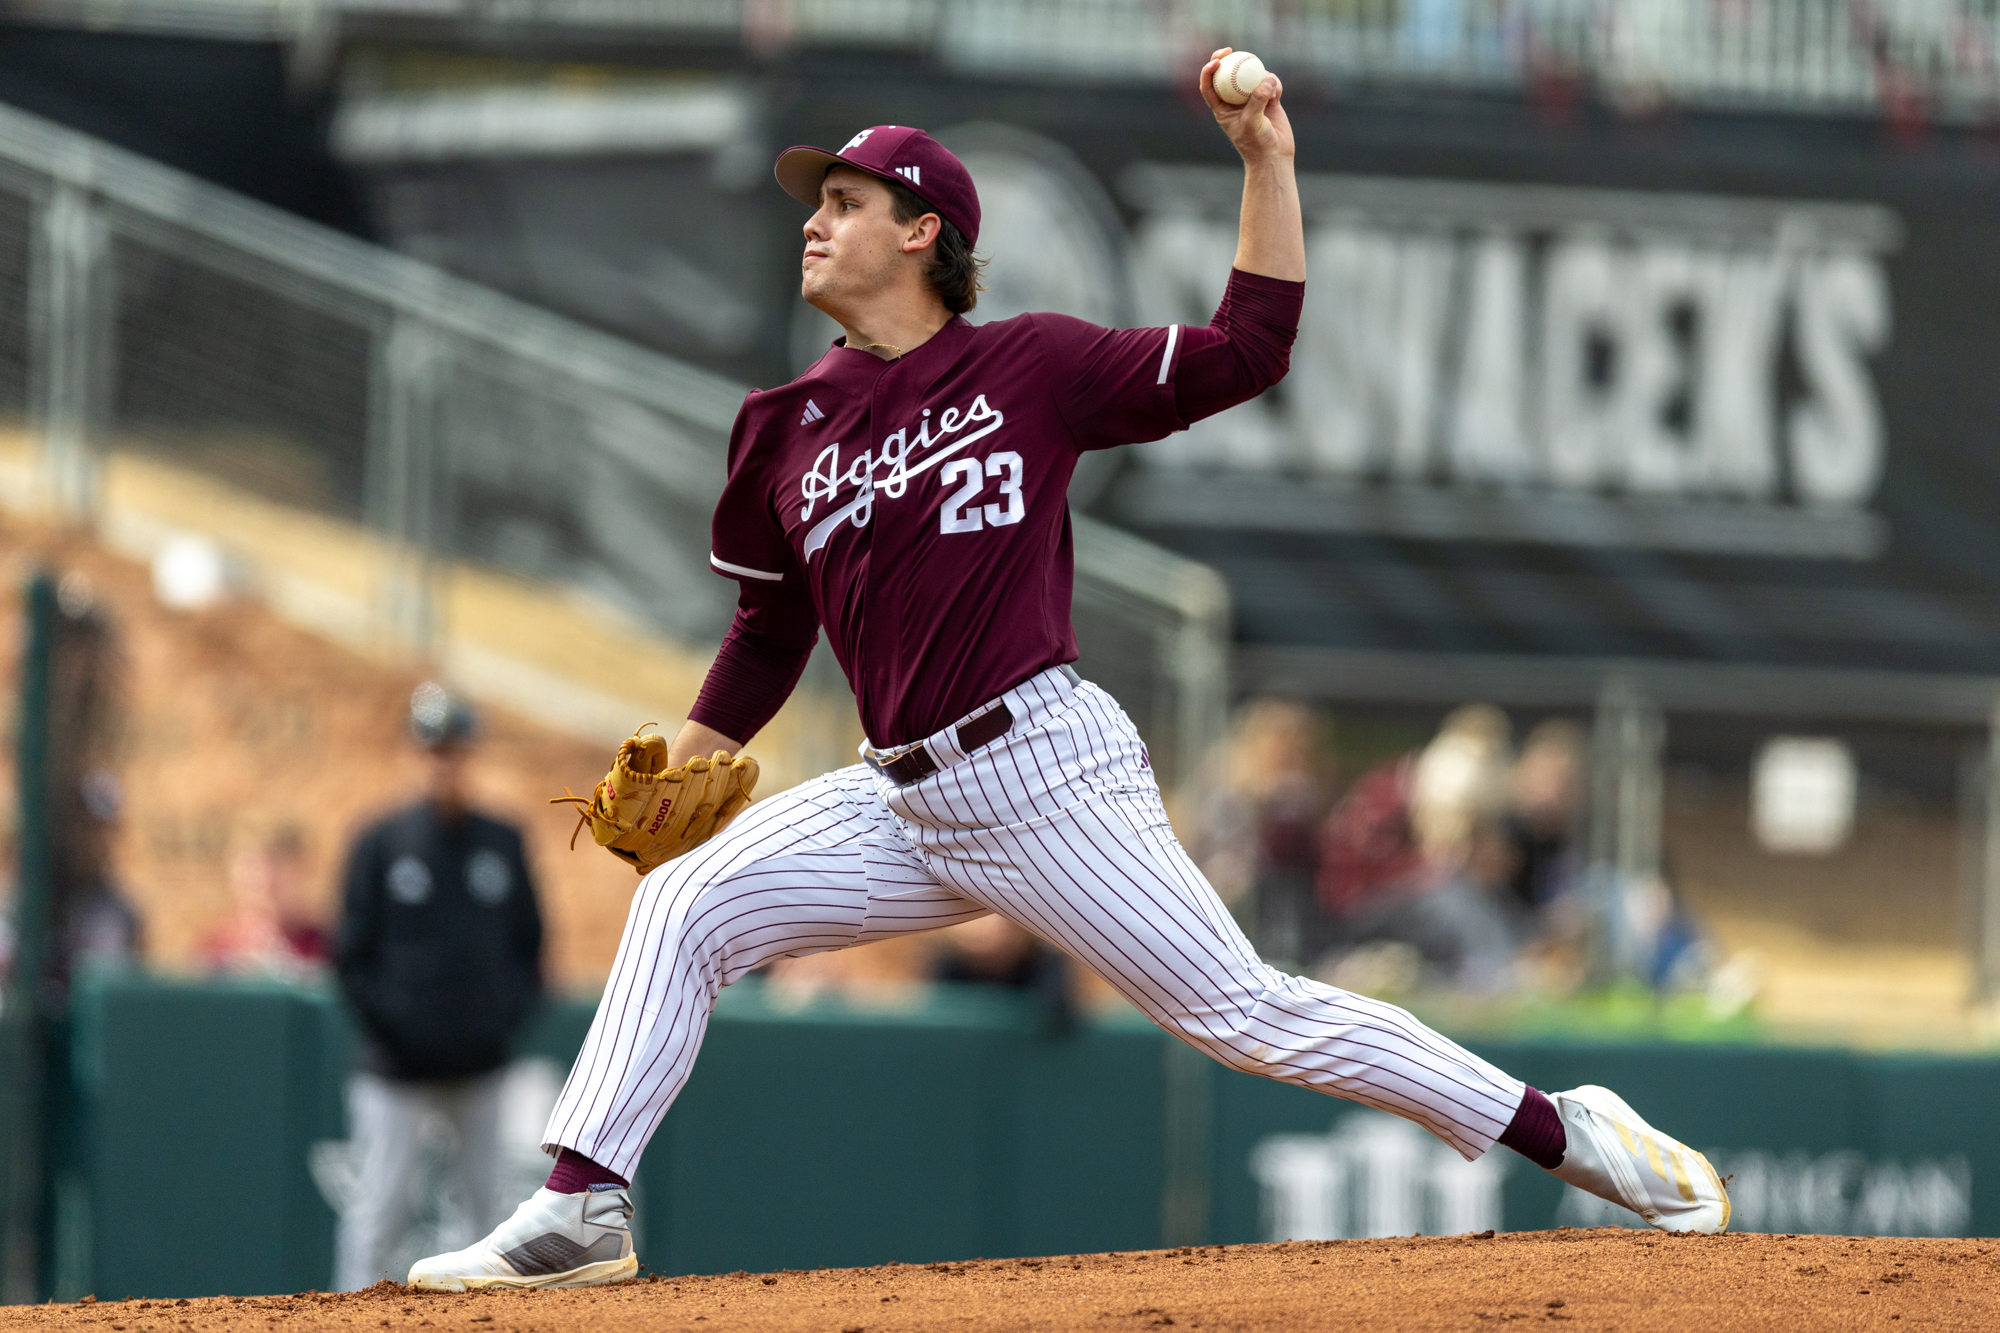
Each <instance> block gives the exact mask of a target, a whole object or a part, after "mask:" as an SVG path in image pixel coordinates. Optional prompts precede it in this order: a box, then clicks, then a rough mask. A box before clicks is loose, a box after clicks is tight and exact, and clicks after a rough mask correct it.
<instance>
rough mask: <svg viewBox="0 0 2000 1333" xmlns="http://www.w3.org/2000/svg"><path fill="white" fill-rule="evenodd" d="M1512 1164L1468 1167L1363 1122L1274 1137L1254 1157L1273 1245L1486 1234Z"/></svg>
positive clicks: (1402, 1132) (1401, 1133)
mask: <svg viewBox="0 0 2000 1333" xmlns="http://www.w3.org/2000/svg"><path fill="white" fill-rule="evenodd" d="M1509 1165H1510V1163H1509V1161H1508V1160H1507V1158H1506V1157H1505V1155H1503V1154H1499V1153H1487V1154H1486V1155H1485V1156H1483V1157H1481V1158H1480V1159H1479V1160H1478V1161H1476V1162H1468V1161H1466V1160H1465V1159H1464V1158H1462V1157H1460V1156H1459V1155H1458V1154H1457V1153H1455V1152H1453V1151H1452V1150H1451V1149H1450V1148H1448V1147H1446V1146H1445V1145H1444V1144H1443V1143H1440V1142H1439V1141H1438V1140H1436V1139H1434V1138H1432V1137H1431V1136H1430V1135H1428V1134H1426V1133H1424V1131H1423V1130H1421V1129H1418V1128H1417V1127H1416V1126H1415V1125H1413V1124H1411V1123H1410V1122H1409V1121H1407V1120H1397V1119H1395V1118H1393V1117H1391V1116H1385V1115H1379V1114H1372V1113H1355V1114H1349V1115H1346V1116H1342V1117H1341V1118H1340V1119H1339V1120H1337V1121H1335V1122H1334V1127H1333V1129H1332V1130H1331V1131H1330V1132H1328V1133H1326V1134H1274V1135H1272V1136H1271V1137H1269V1138H1266V1139H1264V1140H1263V1141H1262V1142H1260V1143H1259V1144H1258V1145H1257V1146H1256V1148H1255V1149H1253V1150H1252V1151H1251V1154H1250V1174H1251V1175H1252V1176H1254V1177H1255V1178H1256V1180H1257V1184H1258V1186H1259V1187H1260V1188H1261V1190H1262V1191H1263V1213H1264V1221H1263V1230H1264V1237H1265V1239H1267V1240H1343V1239H1348V1238H1353V1237H1362V1236H1407V1235H1409V1234H1411V1233H1412V1232H1416V1231H1421V1232H1423V1233H1424V1234H1425V1235H1427V1236H1441V1235H1442V1236H1449V1235H1458V1234H1461V1233H1463V1232H1467V1231H1485V1230H1487V1229H1488V1228H1498V1227H1499V1225H1500V1186H1501V1184H1502V1183H1503V1182H1504V1181H1505V1180H1506V1177H1507V1170H1508V1167H1509Z"/></svg>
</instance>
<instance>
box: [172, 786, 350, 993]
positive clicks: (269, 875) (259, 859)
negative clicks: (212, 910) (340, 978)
mask: <svg viewBox="0 0 2000 1333" xmlns="http://www.w3.org/2000/svg"><path fill="white" fill-rule="evenodd" d="M305 852H306V844H305V836H304V835H303V834H302V833H300V831H299V829H298V827H297V825H294V824H280V825H278V826H277V827H275V828H272V829H270V830H268V831H265V832H262V833H257V834H253V835H250V836H247V837H239V839H238V843H237V846H236V848H235V850H234V851H233V852H232V854H231V855H230V858H229V865H228V874H229V890H230V897H231V899H232V903H233V910H232V912H231V914H230V916H229V919H228V920H226V921H224V922H223V923H222V924H221V925H220V926H218V927H217V928H216V929H215V930H214V931H213V932H211V933H210V935H209V937H208V938H207V939H206V940H205V941H203V943H202V958H203V960H204V961H205V962H206V963H207V965H208V968H209V970H210V971H211V972H222V973H233V974H236V975H247V976H275V977H286V978H291V979H295V980H303V979H306V978H310V977H314V976H317V975H318V974H319V973H320V972H321V971H323V970H324V968H325V966H326V961H327V955H328V952H329V947H328V945H329V941H328V939H327V934H326V931H325V929H324V928H322V927H321V926H320V924H319V923H318V922H317V921H315V920H314V919H313V917H312V914H311V913H310V911H309V910H308V909H307V907H306V904H305V865H306V856H305Z"/></svg>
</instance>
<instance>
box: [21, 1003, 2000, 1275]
mask: <svg viewBox="0 0 2000 1333" xmlns="http://www.w3.org/2000/svg"><path fill="white" fill-rule="evenodd" d="M590 1012H591V1010H590V1006H588V1005H582V1004H563V1005H555V1006H551V1007H550V1008H549V1009H548V1010H547V1011H546V1012H544V1014H543V1015H542V1016H541V1017H540V1019H539V1020H538V1021H537V1023H536V1024H535V1026H534V1028H533V1029H532V1031H530V1032H529V1033H528V1034H527V1035H526V1037H525V1038H524V1040H523V1042H522V1044H521V1054H522V1055H523V1056H524V1057H525V1058H527V1059H529V1060H537V1059H539V1060H541V1061H543V1062H544V1063H543V1065H542V1066H540V1068H541V1069H543V1070H544V1071H545V1072H544V1078H545V1080H546V1079H548V1078H553V1077H554V1076H556V1075H557V1074H559V1073H560V1072H561V1071H562V1070H564V1069H566V1067H567V1063H568V1060H569V1058H570V1057H571V1056H572V1055H573V1054H574V1052H575V1050H576V1048H577V1046H578V1044H579V1043H580V1042H581V1040H582V1037H583V1033H584V1031H585V1029H586V1027H587V1026H588V1023H589V1019H590ZM351 1041H352V1037H351V1033H350V1030H349V1028H348V1026H347V1022H346V1019H345V1016H344V1015H343V1013H342V1012H341V1010H340V1007H339V1005H338V1003H337V1002H336V1001H335V1000H334V999H332V998H331V997H330V996H328V995H326V994H324V993H321V992H317V991H309V990H299V989H290V988H280V987H275V986H262V985H249V984H203V985H192V984H176V983H168V982H159V981H149V980H143V979H137V978H128V979H115V980H107V981H102V982H99V983H97V984H94V985H92V986H90V987H88V988H87V989H86V990H85V991H84V993H83V994H82V995H81V996H80V997H79V1001H78V1008H77V1012H76V1015H75V1020H74V1022H73V1024H72V1027H71V1057H72V1059H71V1077H72V1079H73V1084H74V1097H73V1101H72V1103H71V1104H72V1105H73V1106H74V1107H75V1108H76V1109H75V1110H74V1112H73V1115H74V1120H73V1122H72V1123H70V1124H68V1125H66V1126H64V1128H65V1130H66V1131H68V1132H66V1133H64V1134H62V1135H61V1136H60V1141H61V1142H62V1143H63V1144H64V1145H66V1146H65V1148H64V1153H65V1158H64V1160H63V1161H62V1162H61V1163H59V1164H58V1168H57V1171H56V1209H55V1214H56V1216H55V1221H54V1227H55V1231H56V1235H55V1242H56V1249H57V1254H58V1259H57V1264H56V1268H57V1285H58V1289H59V1290H58V1295H61V1296H70V1297H73V1296H76V1295H81V1294H84V1293H86V1292H92V1293H95V1294H97V1295H99V1296H101V1297H118V1296H125V1295H134V1296H196V1295H212V1294H217V1293H239V1294H248V1293H258V1292H272V1291H291V1290H303V1289H307V1288H314V1287H324V1286H326V1285H327V1282H328V1280H329V1274H330V1272H331V1255H332V1243H333V1229H334V1222H335V1214H334V1211H333V1207H332V1205H331V1204H329V1202H328V1188H327V1185H326V1183H325V1181H324V1180H323V1179H317V1178H316V1176H315V1169H314V1165H313V1163H314V1160H315V1158H314V1155H315V1153H316V1152H319V1153H322V1154H323V1153H324V1152H325V1151H326V1149H327V1146H328V1145H336V1146H337V1145H339V1143H340V1141H341V1140H342V1139H343V1138H344V1135H345V1127H344V1125H343V1112H342V1085H343V1081H344V1078H345V1076H346V1072H347V1069H348V1061H349V1055H350V1050H351ZM1479 1049H1480V1051H1481V1053H1482V1054H1484V1055H1486V1056H1488V1057H1489V1058H1491V1059H1493V1060H1495V1061H1497V1062H1499V1063H1500V1064H1501V1065H1503V1066H1504V1067H1506V1068H1508V1069H1510V1070H1512V1071H1514V1072H1516V1073H1518V1074H1519V1075H1520V1076H1521V1077H1523V1078H1525V1079H1527V1080H1528V1081H1530V1082H1531V1083H1534V1084H1536V1085H1537V1086H1540V1087H1544V1088H1561V1087H1568V1086H1571V1085H1574V1084H1576V1083H1580V1082H1587V1081H1594V1082H1602V1083H1605V1084H1607V1085H1609V1086H1612V1087H1615V1088H1617V1089H1618V1090H1619V1091H1620V1092H1621V1093H1623V1094H1624V1095H1625V1096H1626V1097H1627V1098H1628V1100H1630V1101H1632V1102H1633V1103H1634V1104H1635V1105H1637V1106H1639V1107H1640V1108H1642V1109H1643V1110H1644V1111H1645V1112H1646V1113H1647V1114H1648V1115H1649V1116H1650V1117H1652V1118H1653V1119H1654V1120H1655V1121H1656V1122H1657V1123H1659V1124H1661V1125H1662V1126H1666V1127H1671V1129H1672V1130H1673V1131H1674V1132H1676V1133H1678V1134H1680V1135H1681V1136H1683V1137H1685V1138H1686V1139H1687V1140H1688V1141H1689V1142H1691V1143H1693V1144H1695V1145H1697V1146H1699V1147H1701V1148H1703V1149H1704V1150H1707V1151H1709V1152H1710V1153H1711V1155H1712V1156H1714V1157H1715V1158H1716V1161H1717V1165H1718V1166H1719V1167H1720V1168H1721V1169H1722V1170H1724V1171H1725V1172H1727V1173H1729V1174H1731V1175H1732V1176H1734V1177H1735V1179H1734V1182H1733V1188H1734V1191H1735V1193H1736V1196H1737V1199H1738V1208H1739V1218H1738V1221H1739V1226H1741V1227H1742V1228H1744V1229H1752V1230H1779V1231H1832V1232H1841V1233H1857V1234H1858V1233H1880V1234H1980V1235H1989V1234H1996V1233H2000V1149H1996V1148H1995V1147H1994V1146H1993V1145H1992V1142H1991V1139H1992V1136H1991V1135H1990V1134H1985V1133H1982V1132H1981V1131H1982V1130H1983V1129H1985V1128H1986V1127H1987V1126H1988V1125H1989V1124H1990V1122H1991V1108H1992V1107H1993V1106H1994V1105H1995V1100H1996V1094H2000V1059H1987V1058H1945V1057H1930V1056H1923V1057H1919V1056H1882V1055H1867V1054H1858V1053H1854V1052H1849V1051H1841V1050H1817V1049H1789V1048H1771V1047H1764V1046H1755V1045H1748V1044H1745V1045H1727V1046H1722V1045H1692V1044H1678V1043H1659V1044H1645V1045H1641V1044H1630V1043H1623V1044H1618V1043H1582V1042H1555V1041H1535V1042H1518V1043H1497V1042H1485V1043H1481V1044H1480V1045H1479ZM323 1165H324V1163H323V1160H322V1167H323ZM529 1169H530V1171H532V1169H533V1164H532V1162H530V1163H529ZM321 1174H322V1175H323V1174H324V1171H323V1170H322V1172H321ZM637 1184H638V1189H639V1193H640V1223H641V1230H640V1236H639V1242H640V1257H641V1259H642V1260H643V1261H644V1262H645V1263H646V1264H647V1265H648V1266H649V1267H651V1268H652V1269H654V1270H656V1271H661V1272H716V1271H729V1270H734V1269H750V1270H757V1269H766V1268H786V1267H790V1268H804V1267H815V1266H818V1265H829V1266H832V1265H845V1264H860V1263H870V1262H880V1261H884V1260H890V1259H895V1260H902V1261H906V1262H922V1261H927V1260H935V1259H946V1258H962V1257H970V1256H981V1255H983V1256H991V1257H998V1256H1005V1255H1016V1254H1047V1253H1063V1252H1070V1251H1079V1250H1110V1249H1133V1248H1141V1247H1148V1246H1157V1245H1161V1244H1163V1243H1173V1244H1177V1243H1187V1242H1191V1241H1222V1242H1231V1243H1233V1242H1240V1241H1253V1240H1262V1239H1276V1238H1283V1237H1286V1236H1291V1237H1295V1238H1300V1239H1303V1238H1307V1237H1319V1236H1341V1235H1367V1234H1390V1233H1401V1234H1409V1233H1410V1232H1412V1231H1422V1232H1425V1233H1426V1234H1436V1233H1438V1232H1447V1231H1460V1230H1475V1229H1484V1228H1485V1227H1487V1226H1495V1227H1499V1228H1501V1229H1527V1228H1538V1227H1547V1226H1554V1225H1563V1224H1569V1225H1597V1224H1601V1223H1603V1222H1606V1221H1611V1220H1614V1219H1612V1218H1610V1217H1607V1216H1602V1215H1601V1214H1600V1213H1599V1212H1598V1211H1596V1210H1595V1209H1594V1208H1593V1207H1592V1206H1591V1204H1590V1201H1588V1200H1586V1199H1585V1198H1584V1197H1583V1196H1581V1195H1577V1194H1575V1193H1574V1192H1573V1191H1568V1190H1566V1189H1565V1188H1564V1187H1562V1186H1560V1185H1558V1184H1557V1183H1556V1182H1554V1181H1553V1180H1552V1179H1551V1178H1549V1177H1547V1176H1545V1175H1544V1174H1543V1173H1541V1172H1539V1171H1537V1170H1535V1169H1534V1168H1532V1167H1530V1166H1528V1165H1527V1164H1526V1163H1525V1162H1522V1161H1520V1160H1519V1159H1516V1158H1514V1157H1513V1155H1512V1154H1510V1153H1506V1152H1499V1153H1495V1154H1491V1155H1490V1156H1489V1157H1488V1158H1486V1159H1484V1161H1483V1162H1482V1163H1480V1164H1471V1165H1468V1164H1465V1163H1462V1162H1460V1161H1458V1159H1457V1158H1456V1157H1455V1156H1454V1155H1452V1154H1450V1153H1449V1152H1447V1151H1445V1150H1443V1149H1442V1148H1440V1147H1438V1146H1436V1145H1435V1144H1434V1143H1433V1142H1432V1141H1431V1140H1429V1139H1428V1138H1426V1137H1425V1136H1423V1135H1421V1134H1420V1133H1417V1132H1416V1131H1414V1130H1411V1129H1409V1128H1408V1127H1407V1126H1405V1125H1404V1124H1403V1123H1402V1122H1399V1121H1396V1120H1393V1119H1392V1118H1390V1117H1387V1116H1383V1115H1379V1114H1377V1113H1374V1112H1369V1111H1364V1110H1361V1109H1359V1108H1356V1107H1352V1106H1350V1105H1348V1104H1346V1103H1342V1102H1338V1101H1333V1100H1329V1099H1327V1098H1324V1097H1320V1096H1318V1095H1316V1094H1313V1093H1309V1092H1305V1091H1303V1090H1301V1089H1297V1088H1290V1087H1283V1086H1280V1085H1277V1084H1273V1083H1268V1082H1265V1081H1262V1080H1259V1079H1254V1078H1250V1077H1248V1076H1245V1075H1241V1074H1236V1073H1232V1072H1230V1071H1227V1070H1224V1069H1222V1068H1221V1067H1220V1066H1216V1065H1213V1064H1211V1063H1210V1062H1208V1061H1206V1060H1203V1059H1200V1058H1199V1057H1195V1056H1193V1055H1192V1053H1191V1052H1189V1051H1188V1050H1187V1049H1186V1048H1185V1047H1182V1046H1179V1045H1178V1044H1177V1043H1173V1042H1170V1041H1168V1040H1166V1039H1165V1038H1164V1037H1162V1036H1161V1035H1160V1034H1159V1033H1158V1032H1156V1031H1155V1030H1153V1029H1152V1028H1150V1027H1148V1026H1146V1025H1144V1024H1143V1023H1140V1022H1137V1021H1136V1020H1134V1021H1116V1022H1108V1023H1099V1024H1090V1025H1085V1026H1082V1027H1079V1028H1075V1029H1072V1030H1069V1031H1066V1032H1059V1031H1051V1030H1049V1029H1048V1027H1047V1026H1046V1024H1045V1023H1044V1022H1043V1021H1042V1019H1041V1017H1040V1015H1038V1013H1037V1012H1036V1011H1034V1010H1033V1009H1031V1008H1029V1007H1027V1006H1024V1005H1019V1004H1016V1003H1014V1002H1013V999H1012V997H1009V996H1005V995H995V994H988V993H984V992H976V991H972V992H959V991H955V990H954V991H946V992H943V993H940V994H939V995H938V996H936V997H935V998H934V999H932V1000H930V1001H927V1002H926V1003H925V1004H924V1005H923V1006H922V1007H921V1008H918V1009H913V1010H906V1011H897V1012H888V1011H878V1012H860V1011H855V1010H852V1009H844V1008H841V1009H836V1008H833V1007H825V1008H811V1009H808V1010H805V1011H803V1012H790V1013H787V1012H780V1011H778V1010H776V1009H774V1008H772V1007H771V1006H770V1005H769V1004H768V1003H767V1002H766V1000H765V998H764V996H763V995H762V993H761V991H759V990H758V989H757V988H756V987H755V986H754V984H752V985H745V986H739V987H737V988H734V989H732V990H731V991H728V992H725V994H724V1003H723V1004H722V1006H721V1007H720V1008H719V1009H718V1011H717V1014H716V1017H715V1021H714V1023H713V1025H712V1027H711V1028H710V1031H709V1036H708V1042H707V1045H706V1047H705V1048H704V1050H703V1052H702V1056H701V1062H700V1065H699V1068H698V1069H697V1070H696V1073H695V1076H694V1078H693V1080H692V1081H691V1082H690V1084H689V1086H688V1088H687V1091H686V1093H685V1095H684V1096H683V1097H682V1099H681V1101H680V1103H679V1104H678V1105H677V1106H676V1107H675V1108H674V1110H673V1112H672V1114H671V1115H669V1116H668V1117H667V1119H666V1121H665V1123H664V1125H663V1127H662V1128H661V1130H660V1132H659V1134H658V1135H657V1136H656V1138H655V1139H654V1142H653V1145H652V1148H651V1150H650V1151H649V1152H648V1154H647V1157H646V1160H645V1163H644V1165H643V1167H642V1168H641V1172H640V1176H639V1179H638V1182H637Z"/></svg>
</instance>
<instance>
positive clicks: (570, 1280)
mask: <svg viewBox="0 0 2000 1333" xmlns="http://www.w3.org/2000/svg"><path fill="white" fill-rule="evenodd" d="M638 1275H639V1256H638V1255H636V1254H634V1253H632V1196H631V1194H630V1192H628V1191H626V1190H622V1189H613V1190H601V1191H598V1192H595V1193H590V1194H557V1193H556V1192H555V1191H553V1190H549V1189H538V1190H536V1191H535V1192H534V1194H533V1195H531V1196H530V1197H529V1199H528V1201H527V1202H526V1203H524V1204H522V1205H521V1206H520V1207H519V1208H516V1209H515V1210H514V1215H513V1216H512V1217H510V1218H508V1219H507V1220H506V1221H505V1222H502V1223H501V1224H500V1225H499V1226H497V1227H495V1228H493V1234H492V1235H490V1236H488V1237H487V1238H486V1239H485V1240H482V1241H480V1242H479V1243H478V1244H476V1245H471V1246H468V1247H466V1248H465V1249H463V1250H453V1251H452V1252H451V1253H450V1254H440V1255H436V1256H433V1257H432V1258H429V1259H420V1260H418V1261H417V1262H416V1263H415V1264H412V1265H411V1266H410V1289H411V1290H412V1291H478V1290H479V1289H481V1288H482V1287H602V1286H606V1285H608V1284H610V1283H613V1282H630V1281H631V1280H632V1279H633V1278H635V1277H637V1276H638Z"/></svg>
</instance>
